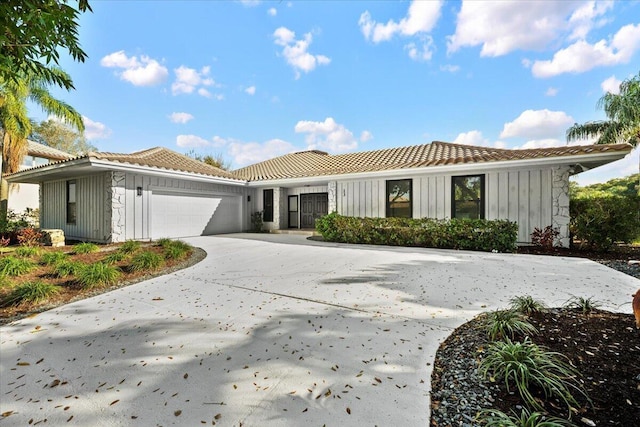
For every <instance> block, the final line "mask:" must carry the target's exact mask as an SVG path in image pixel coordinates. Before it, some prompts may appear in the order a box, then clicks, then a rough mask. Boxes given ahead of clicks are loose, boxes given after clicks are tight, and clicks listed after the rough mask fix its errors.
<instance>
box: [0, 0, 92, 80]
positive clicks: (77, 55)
mask: <svg viewBox="0 0 640 427" xmlns="http://www.w3.org/2000/svg"><path fill="white" fill-rule="evenodd" d="M69 3H74V4H77V8H75V7H73V6H71V5H69ZM86 11H91V6H89V1H88V0H75V1H74V0H2V1H0V29H1V30H0V81H3V82H7V81H14V82H15V81H16V80H17V79H19V78H21V76H33V78H35V79H37V80H38V81H39V82H42V83H45V84H48V85H56V86H60V87H62V88H65V89H67V90H70V89H73V88H74V87H73V81H72V80H71V77H70V76H69V75H68V74H60V73H58V72H56V71H55V68H53V67H54V66H57V65H59V59H60V48H63V49H66V50H67V51H68V52H69V54H70V55H71V57H72V58H73V59H74V60H76V61H78V62H84V60H85V59H86V58H87V54H86V53H85V52H84V51H83V50H82V48H81V47H80V43H79V40H78V19H79V17H80V14H81V13H84V12H86Z"/></svg>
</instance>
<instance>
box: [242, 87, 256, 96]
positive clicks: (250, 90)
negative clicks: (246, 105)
mask: <svg viewBox="0 0 640 427" xmlns="http://www.w3.org/2000/svg"><path fill="white" fill-rule="evenodd" d="M244 91H245V92H246V93H248V94H249V95H255V94H256V87H255V86H249V87H248V88H246V89H245V90H244Z"/></svg>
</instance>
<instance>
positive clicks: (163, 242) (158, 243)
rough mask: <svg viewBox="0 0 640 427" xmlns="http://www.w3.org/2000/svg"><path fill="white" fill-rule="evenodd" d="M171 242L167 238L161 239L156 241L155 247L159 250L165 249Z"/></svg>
mask: <svg viewBox="0 0 640 427" xmlns="http://www.w3.org/2000/svg"><path fill="white" fill-rule="evenodd" d="M172 242H173V240H171V239H169V238H168V237H163V238H161V239H158V240H156V246H160V247H161V248H165V247H167V246H168V245H170V244H171V243H172Z"/></svg>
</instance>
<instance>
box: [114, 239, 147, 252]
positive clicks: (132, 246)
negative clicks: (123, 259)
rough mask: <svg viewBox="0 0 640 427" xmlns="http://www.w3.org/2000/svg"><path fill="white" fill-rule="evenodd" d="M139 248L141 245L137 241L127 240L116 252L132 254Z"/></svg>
mask: <svg viewBox="0 0 640 427" xmlns="http://www.w3.org/2000/svg"><path fill="white" fill-rule="evenodd" d="M141 246H142V244H141V243H140V242H139V241H137V240H127V241H126V242H124V243H123V244H122V246H120V248H119V249H118V250H119V251H120V252H122V253H125V254H132V253H134V252H135V251H137V250H138V249H140V247H141Z"/></svg>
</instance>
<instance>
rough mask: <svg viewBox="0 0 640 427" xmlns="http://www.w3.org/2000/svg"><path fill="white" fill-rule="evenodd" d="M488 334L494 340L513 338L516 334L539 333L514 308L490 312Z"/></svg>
mask: <svg viewBox="0 0 640 427" xmlns="http://www.w3.org/2000/svg"><path fill="white" fill-rule="evenodd" d="M486 327H487V334H488V335H489V338H490V339H491V340H492V341H495V340H497V339H513V338H514V336H515V335H521V336H527V335H529V334H537V333H538V330H537V329H536V328H535V327H534V326H533V325H532V324H531V323H529V322H527V321H526V320H524V319H523V318H522V316H521V315H520V314H519V313H516V312H515V311H513V310H497V311H494V312H493V313H490V314H489V319H488V320H487V323H486Z"/></svg>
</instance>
